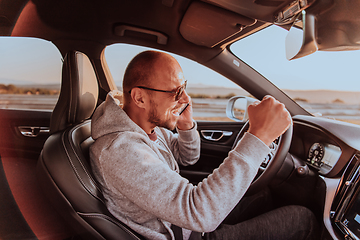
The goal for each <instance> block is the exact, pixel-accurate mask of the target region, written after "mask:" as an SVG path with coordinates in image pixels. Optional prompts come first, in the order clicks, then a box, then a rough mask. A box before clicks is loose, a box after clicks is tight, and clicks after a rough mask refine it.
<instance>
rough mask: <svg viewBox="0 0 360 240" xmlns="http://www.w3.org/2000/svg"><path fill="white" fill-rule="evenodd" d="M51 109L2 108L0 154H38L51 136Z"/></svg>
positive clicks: (0, 113) (0, 116) (0, 110)
mask: <svg viewBox="0 0 360 240" xmlns="http://www.w3.org/2000/svg"><path fill="white" fill-rule="evenodd" d="M50 116H51V111H37V110H13V109H0V123H1V124H0V154H1V155H2V156H4V155H5V154H11V153H16V154H22V155H24V154H25V155H26V154H31V155H32V156H35V155H38V154H39V153H40V151H41V149H42V146H43V144H44V142H45V140H46V139H47V137H48V136H49V132H48V129H49V125H50Z"/></svg>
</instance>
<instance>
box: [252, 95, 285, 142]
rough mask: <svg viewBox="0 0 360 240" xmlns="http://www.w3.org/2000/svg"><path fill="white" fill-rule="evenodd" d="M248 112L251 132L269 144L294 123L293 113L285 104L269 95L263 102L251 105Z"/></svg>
mask: <svg viewBox="0 0 360 240" xmlns="http://www.w3.org/2000/svg"><path fill="white" fill-rule="evenodd" d="M248 114H249V124H250V127H249V133H251V134H253V135H255V136H256V137H258V138H259V139H260V140H262V141H263V142H264V143H265V144H266V145H268V146H269V145H270V144H271V142H272V141H274V140H275V139H276V138H277V137H279V136H280V135H281V134H283V133H284V132H285V131H286V130H287V129H288V128H289V126H290V124H292V119H291V115H290V113H289V112H288V111H287V110H286V108H285V105H284V104H282V103H280V102H279V101H277V100H276V99H275V98H274V97H272V96H269V95H266V96H265V97H264V98H263V99H262V101H261V102H254V103H253V104H251V105H249V107H248Z"/></svg>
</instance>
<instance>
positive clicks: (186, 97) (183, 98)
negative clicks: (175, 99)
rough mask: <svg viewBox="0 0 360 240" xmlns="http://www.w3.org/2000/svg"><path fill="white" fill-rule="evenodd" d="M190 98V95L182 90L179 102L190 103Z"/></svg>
mask: <svg viewBox="0 0 360 240" xmlns="http://www.w3.org/2000/svg"><path fill="white" fill-rule="evenodd" d="M190 99H191V97H190V96H189V95H188V94H187V92H186V90H184V91H183V93H182V95H181V97H180V99H179V103H181V104H182V103H190Z"/></svg>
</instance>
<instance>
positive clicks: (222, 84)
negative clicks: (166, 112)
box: [105, 44, 249, 121]
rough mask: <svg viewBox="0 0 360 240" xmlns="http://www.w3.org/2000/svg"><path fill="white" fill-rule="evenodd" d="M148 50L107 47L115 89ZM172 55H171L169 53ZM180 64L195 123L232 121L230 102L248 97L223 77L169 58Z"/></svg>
mask: <svg viewBox="0 0 360 240" xmlns="http://www.w3.org/2000/svg"><path fill="white" fill-rule="evenodd" d="M148 49H149V48H145V47H139V46H134V45H128V44H114V45H111V46H108V47H106V49H105V59H106V62H107V64H108V67H109V69H110V72H111V75H112V77H113V79H114V82H115V84H116V86H117V87H118V89H120V90H121V86H122V79H123V76H124V72H125V69H126V66H127V64H128V63H129V62H130V61H131V59H132V58H133V57H134V56H135V55H136V54H138V53H140V52H142V51H145V50H148ZM170 54H171V53H170ZM171 55H172V56H174V57H175V58H176V60H177V61H178V62H179V63H180V65H181V67H182V69H183V71H184V75H185V78H186V79H187V80H188V85H187V89H186V92H187V93H188V94H189V95H190V96H191V98H192V101H193V112H194V119H195V120H201V121H231V120H230V119H229V118H227V116H226V105H227V102H228V100H229V98H231V97H233V96H235V95H246V96H248V95H249V94H248V93H247V92H246V91H245V90H243V89H241V88H240V87H239V86H237V85H236V84H235V83H233V82H231V81H230V80H229V79H227V78H225V77H224V76H222V75H220V74H218V73H216V72H214V71H213V70H211V69H209V68H207V67H204V66H202V65H200V64H198V63H196V62H194V61H191V60H189V59H186V58H184V57H181V56H178V55H175V54H171Z"/></svg>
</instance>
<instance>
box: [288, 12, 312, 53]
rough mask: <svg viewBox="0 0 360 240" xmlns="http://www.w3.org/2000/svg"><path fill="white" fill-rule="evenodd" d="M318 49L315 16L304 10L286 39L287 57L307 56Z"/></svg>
mask: <svg viewBox="0 0 360 240" xmlns="http://www.w3.org/2000/svg"><path fill="white" fill-rule="evenodd" d="M317 50H318V47H317V44H316V40H315V17H314V15H311V14H307V13H306V12H305V10H303V11H302V12H301V13H300V14H299V15H298V17H297V19H296V20H295V22H294V24H293V25H292V27H291V28H290V30H289V32H288V34H287V36H286V39H285V51H286V58H287V59H288V60H293V59H296V58H301V57H305V56H306V55H309V54H311V53H314V52H316V51H317Z"/></svg>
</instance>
